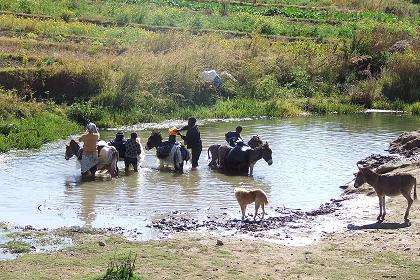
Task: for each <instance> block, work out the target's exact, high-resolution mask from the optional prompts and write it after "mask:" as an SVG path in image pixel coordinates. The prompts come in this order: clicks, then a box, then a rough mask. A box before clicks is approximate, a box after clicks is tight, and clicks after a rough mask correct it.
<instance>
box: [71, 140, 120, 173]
mask: <svg viewBox="0 0 420 280" xmlns="http://www.w3.org/2000/svg"><path fill="white" fill-rule="evenodd" d="M80 155H81V148H80V145H79V144H78V143H77V142H76V141H75V140H71V141H70V143H69V144H68V145H66V153H65V155H64V158H65V159H66V160H69V159H70V158H72V157H73V156H76V157H77V158H78V160H80V159H81V157H80ZM117 163H118V151H117V149H116V148H115V147H114V146H104V147H103V148H102V149H100V151H99V161H98V165H97V170H107V171H108V172H109V174H110V175H111V177H117V176H118V165H117Z"/></svg>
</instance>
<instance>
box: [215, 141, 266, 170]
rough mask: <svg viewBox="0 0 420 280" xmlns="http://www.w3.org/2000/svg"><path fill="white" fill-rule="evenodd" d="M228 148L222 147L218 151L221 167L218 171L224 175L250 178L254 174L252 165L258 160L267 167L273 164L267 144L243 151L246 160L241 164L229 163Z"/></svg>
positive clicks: (229, 149)
mask: <svg viewBox="0 0 420 280" xmlns="http://www.w3.org/2000/svg"><path fill="white" fill-rule="evenodd" d="M230 151H231V148H230V147H227V146H222V147H220V149H219V158H220V159H221V165H220V166H219V169H220V170H222V171H225V172H226V173H243V174H248V172H249V175H250V176H252V175H253V172H254V165H255V164H256V163H257V161H259V160H260V159H264V160H265V161H266V162H267V164H268V165H272V164H273V158H272V154H273V152H272V150H271V148H270V146H269V145H268V143H267V142H265V143H264V144H263V145H261V146H258V147H256V148H255V149H249V150H247V151H245V153H246V160H245V161H243V162H236V161H229V157H228V155H229V152H230Z"/></svg>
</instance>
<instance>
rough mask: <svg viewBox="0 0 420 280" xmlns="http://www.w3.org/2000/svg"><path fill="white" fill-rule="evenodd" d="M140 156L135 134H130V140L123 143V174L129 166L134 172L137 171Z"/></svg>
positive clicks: (138, 143)
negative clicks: (131, 166)
mask: <svg viewBox="0 0 420 280" xmlns="http://www.w3.org/2000/svg"><path fill="white" fill-rule="evenodd" d="M140 154H141V148H140V142H139V139H138V135H137V133H135V132H133V133H131V136H130V139H128V140H127V142H125V157H124V165H125V172H127V171H128V168H129V167H130V164H131V165H133V168H134V172H137V171H138V166H139V161H138V157H139V156H140Z"/></svg>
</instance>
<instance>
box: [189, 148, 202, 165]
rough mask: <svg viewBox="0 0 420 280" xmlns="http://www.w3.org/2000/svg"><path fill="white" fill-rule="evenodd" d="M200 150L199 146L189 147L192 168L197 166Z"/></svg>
mask: <svg viewBox="0 0 420 280" xmlns="http://www.w3.org/2000/svg"><path fill="white" fill-rule="evenodd" d="M201 150H202V148H201V147H194V148H192V149H191V164H192V168H196V167H197V166H198V160H199V159H200V154H201Z"/></svg>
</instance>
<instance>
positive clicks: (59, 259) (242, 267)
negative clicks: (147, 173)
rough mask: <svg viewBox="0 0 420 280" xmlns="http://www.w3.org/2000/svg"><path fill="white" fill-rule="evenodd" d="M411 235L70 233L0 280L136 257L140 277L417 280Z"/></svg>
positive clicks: (89, 275)
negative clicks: (277, 238) (268, 238)
mask: <svg viewBox="0 0 420 280" xmlns="http://www.w3.org/2000/svg"><path fill="white" fill-rule="evenodd" d="M414 231H415V230H413V228H412V227H408V228H402V229H400V230H398V237H397V236H396V235H395V233H396V232H395V230H393V229H383V230H379V231H378V230H360V231H347V232H344V233H337V234H335V235H333V236H328V237H326V238H325V239H324V240H322V241H320V242H319V243H317V244H313V245H307V246H301V247H287V246H283V245H276V244H273V243H267V242H262V241H257V240H248V239H238V238H227V237H225V238H222V241H223V245H222V246H218V245H216V239H215V238H212V237H209V236H206V235H180V236H177V237H175V238H174V239H167V240H159V241H148V242H130V241H127V240H125V239H124V238H122V237H120V236H114V235H110V234H103V233H95V232H91V233H89V232H88V231H84V232H83V233H82V232H73V231H72V230H68V229H67V230H64V231H62V232H61V233H59V234H63V235H65V236H66V237H71V238H72V239H73V240H74V241H75V245H74V246H73V247H69V248H66V249H62V250H60V251H59V252H54V253H48V254H46V253H44V254H40V253H38V254H25V255H22V256H20V257H19V258H18V259H16V260H12V261H3V262H0V271H1V272H2V273H1V274H0V279H22V280H25V279H31V280H32V279H51V280H53V279H89V280H99V279H104V278H103V277H104V275H105V273H106V271H107V268H109V264H110V263H111V262H114V263H118V262H120V263H121V262H124V261H125V260H127V258H128V257H129V256H135V261H134V265H135V269H134V275H136V277H138V278H137V279H203V278H211V279H284V278H287V279H321V278H322V279H324V278H326V279H374V278H377V277H378V275H379V276H380V277H383V278H395V277H394V275H395V276H397V277H401V278H404V279H416V277H417V276H418V270H419V269H420V268H419V265H418V263H419V256H418V250H419V246H418V244H416V242H415V233H414ZM384 232H385V233H386V234H384ZM401 236H403V237H404V238H407V239H401V238H400V237H401ZM385 241H386V244H387V245H386V248H384V247H383V245H384V243H383V242H385ZM407 248H408V249H407ZM133 259H134V257H133V258H132V259H131V260H133ZM250 268H252V269H250ZM116 279H119V278H116ZM134 279H136V278H134Z"/></svg>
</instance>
